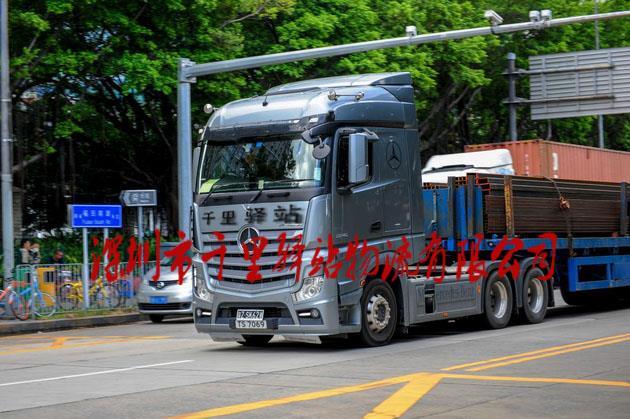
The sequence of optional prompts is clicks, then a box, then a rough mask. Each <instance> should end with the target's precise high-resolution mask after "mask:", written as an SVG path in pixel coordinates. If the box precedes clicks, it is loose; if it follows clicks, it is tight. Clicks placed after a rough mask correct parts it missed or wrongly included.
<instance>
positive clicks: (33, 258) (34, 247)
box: [29, 243, 42, 265]
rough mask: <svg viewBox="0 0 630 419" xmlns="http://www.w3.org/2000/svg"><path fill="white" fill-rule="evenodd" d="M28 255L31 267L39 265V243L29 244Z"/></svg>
mask: <svg viewBox="0 0 630 419" xmlns="http://www.w3.org/2000/svg"><path fill="white" fill-rule="evenodd" d="M29 255H30V262H29V263H30V264H31V265H38V264H40V263H41V261H42V255H41V253H40V252H39V243H33V244H31V248H30V249H29Z"/></svg>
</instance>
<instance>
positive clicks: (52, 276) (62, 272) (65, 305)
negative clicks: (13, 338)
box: [13, 261, 155, 318]
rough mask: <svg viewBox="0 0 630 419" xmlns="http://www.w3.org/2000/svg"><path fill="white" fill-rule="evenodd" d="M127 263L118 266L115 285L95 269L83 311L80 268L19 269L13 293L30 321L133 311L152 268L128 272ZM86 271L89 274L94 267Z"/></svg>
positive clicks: (150, 264) (45, 266)
mask: <svg viewBox="0 0 630 419" xmlns="http://www.w3.org/2000/svg"><path fill="white" fill-rule="evenodd" d="M127 266H128V265H127V263H126V262H123V263H120V264H118V265H117V267H116V271H117V273H118V274H117V275H115V276H116V278H115V280H114V281H110V280H111V279H112V277H113V276H112V275H109V278H108V275H107V272H106V271H105V267H104V266H103V265H102V264H101V265H100V266H99V267H98V275H96V279H94V280H92V279H91V278H88V283H89V287H88V296H89V299H88V300H89V301H88V304H87V307H86V304H85V301H84V291H83V264H81V263H66V264H38V265H18V266H16V268H15V276H14V282H13V285H14V289H15V291H16V292H17V293H18V294H19V295H20V296H21V297H22V298H23V299H24V301H25V302H26V303H27V304H28V305H29V312H30V317H31V318H46V317H50V316H52V315H53V314H56V313H64V312H79V311H85V310H103V309H116V308H135V307H137V304H136V294H137V292H138V288H139V286H140V283H141V281H142V277H143V275H144V274H146V273H147V272H149V271H150V270H151V269H153V268H154V267H155V262H154V261H151V262H147V263H145V264H143V266H142V267H140V266H134V267H133V268H132V269H129V270H127ZM88 268H89V269H88V271H89V272H90V273H91V272H92V268H93V264H90V265H89V267H88Z"/></svg>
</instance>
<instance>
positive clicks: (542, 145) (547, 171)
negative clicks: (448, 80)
mask: <svg viewBox="0 0 630 419" xmlns="http://www.w3.org/2000/svg"><path fill="white" fill-rule="evenodd" d="M501 148H505V149H508V150H510V153H511V154H512V164H513V166H514V171H515V172H516V174H517V175H521V176H541V177H549V178H556V179H575V180H590V181H600V182H630V153H629V152H625V151H616V150H607V149H600V148H595V147H586V146H582V145H575V144H565V143H557V142H553V141H544V140H522V141H509V142H504V143H493V144H474V145H467V146H466V147H465V149H464V150H465V151H466V152H472V151H482V150H494V149H501Z"/></svg>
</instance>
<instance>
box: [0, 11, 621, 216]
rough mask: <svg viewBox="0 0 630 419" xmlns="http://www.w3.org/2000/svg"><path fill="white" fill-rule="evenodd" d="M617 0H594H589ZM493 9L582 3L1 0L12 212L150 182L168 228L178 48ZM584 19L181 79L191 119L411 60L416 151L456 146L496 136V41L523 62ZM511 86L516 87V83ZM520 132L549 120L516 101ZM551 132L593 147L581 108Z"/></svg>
mask: <svg viewBox="0 0 630 419" xmlns="http://www.w3.org/2000/svg"><path fill="white" fill-rule="evenodd" d="M629 6H630V0H608V1H606V2H602V4H601V6H600V9H601V10H602V11H611V10H624V9H629V8H630V7H629ZM489 8H492V9H494V10H496V11H497V12H499V13H500V14H501V15H502V16H503V17H504V18H505V20H506V22H512V21H522V20H526V19H527V12H528V11H529V10H531V9H542V8H549V9H552V10H553V12H554V16H555V17H561V16H569V15H574V14H585V13H591V12H592V3H591V2H575V1H570V0H547V1H538V0H537V1H533V0H525V1H519V2H513V1H508V0H492V1H491V0H469V1H456V0H425V1H417V0H391V1H389V0H372V1H368V0H352V1H350V0H301V1H295V0H240V1H239V0H223V1H219V0H153V1H148V0H127V1H124V2H122V1H117V0H110V1H102V0H28V1H25V0H14V1H13V2H12V3H11V11H10V13H11V15H10V25H11V55H12V62H11V71H12V80H13V85H12V88H13V93H14V97H15V98H16V100H15V102H14V106H15V113H14V115H15V128H16V129H15V131H16V138H17V140H18V147H16V149H17V161H16V165H15V173H16V175H17V179H18V182H17V183H19V184H21V185H23V190H24V193H25V202H26V207H27V208H26V212H25V220H26V222H27V223H28V224H30V225H32V227H33V228H51V227H54V226H58V225H60V224H61V223H63V221H64V220H65V205H66V204H67V203H69V202H84V203H87V202H103V201H104V200H107V201H110V202H112V201H116V199H117V195H118V192H119V191H120V189H125V188H144V187H156V188H157V189H158V190H159V193H160V195H159V202H160V203H161V205H162V207H163V209H164V213H165V216H166V217H167V218H168V219H169V220H170V221H171V223H172V225H176V223H175V222H176V220H175V216H176V213H177V211H176V196H177V194H176V190H177V179H176V170H175V168H176V126H177V125H176V115H175V112H176V106H175V104H176V97H175V89H176V73H177V71H176V67H177V59H178V58H179V57H188V58H190V59H192V60H193V61H196V62H209V61H218V60H224V59H230V58H237V57H245V56H251V55H260V54H269V53H275V52H282V51H288V50H295V49H301V48H311V47H320V46H326V45H333V44H340V43H349V42H357V41H364V40H373V39H379V38H388V37H397V36H402V35H403V34H404V33H403V32H404V27H405V25H407V24H414V25H416V26H417V28H418V32H419V33H428V32H436V31H443V30H450V29H458V28H466V27H473V26H485V25H487V22H486V21H485V20H484V19H483V16H482V14H483V13H482V12H483V10H485V9H489ZM601 34H602V47H604V48H606V47H619V46H627V45H629V44H630V42H629V41H630V39H629V38H630V20H628V19H622V20H617V21H609V22H606V23H604V24H602V31H601ZM593 36H594V35H593V25H592V24H583V25H574V26H568V27H562V28H556V29H552V30H548V31H543V32H531V33H516V34H512V35H505V36H500V37H477V38H470V39H466V40H461V41H454V42H447V43H444V42H443V43H434V44H429V45H422V46H417V47H405V48H396V49H388V50H379V51H371V52H366V53H359V54H354V55H349V56H343V57H336V58H331V59H321V60H310V61H305V62H299V63H291V64H283V65H276V66H270V67H265V68H261V69H252V70H247V71H241V72H236V73H229V74H221V75H215V76H212V77H204V78H201V79H199V80H198V81H197V83H196V84H195V86H194V89H193V121H194V123H195V124H196V125H197V126H198V127H200V126H203V124H204V123H205V122H206V119H207V115H204V114H203V113H202V112H201V108H202V105H203V104H204V103H206V102H212V103H213V105H215V106H216V105H222V104H224V103H226V102H228V101H231V100H234V99H237V98H242V97H247V96H251V95H256V94H261V93H263V92H264V91H265V90H266V89H267V88H269V87H271V86H273V85H277V84H281V83H285V82H289V81H294V80H299V79H304V78H312V77H325V76H331V75H339V74H348V73H365V72H382V71H409V72H410V73H411V74H412V76H413V79H414V86H415V89H416V105H417V110H418V120H419V130H420V136H421V140H422V144H423V157H424V158H427V157H428V156H429V155H431V154H434V153H445V152H453V151H461V149H462V147H463V145H464V144H468V143H481V142H490V141H499V140H505V139H506V137H507V136H506V125H507V124H506V120H507V112H506V107H505V106H504V105H503V104H502V103H501V99H502V98H503V97H505V96H506V95H507V87H506V86H507V84H506V81H505V79H504V77H503V76H502V75H501V73H502V71H503V69H504V68H505V65H506V62H505V56H506V54H507V52H508V51H513V52H516V54H517V56H518V60H519V61H518V65H519V66H520V67H523V68H526V67H527V57H528V56H529V55H534V54H543V53H552V52H562V51H572V50H582V49H591V48H593ZM520 89H521V91H520V95H521V96H527V85H526V84H525V83H522V84H521V86H520ZM519 121H520V122H519V132H520V133H521V135H522V137H523V138H535V137H544V136H545V134H546V132H547V124H545V123H541V122H533V121H530V120H529V118H528V112H527V111H526V110H521V111H520V118H519ZM552 128H553V129H552V133H553V135H554V137H553V138H554V139H556V140H563V141H575V142H579V143H582V144H591V145H593V144H595V138H596V128H595V124H594V118H575V119H567V120H562V121H554V122H553V124H552ZM607 135H608V139H607V144H609V145H610V146H611V147H614V148H619V149H626V150H630V120H629V117H628V115H623V116H615V117H607Z"/></svg>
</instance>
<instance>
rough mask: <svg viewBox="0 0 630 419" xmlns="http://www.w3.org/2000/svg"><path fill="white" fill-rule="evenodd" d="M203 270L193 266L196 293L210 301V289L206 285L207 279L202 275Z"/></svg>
mask: <svg viewBox="0 0 630 419" xmlns="http://www.w3.org/2000/svg"><path fill="white" fill-rule="evenodd" d="M202 275H203V271H202V270H201V269H196V268H194V267H193V288H194V289H195V294H197V296H198V297H199V298H201V299H202V300H206V301H210V290H208V287H207V286H206V281H205V280H204V278H203V277H202Z"/></svg>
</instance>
